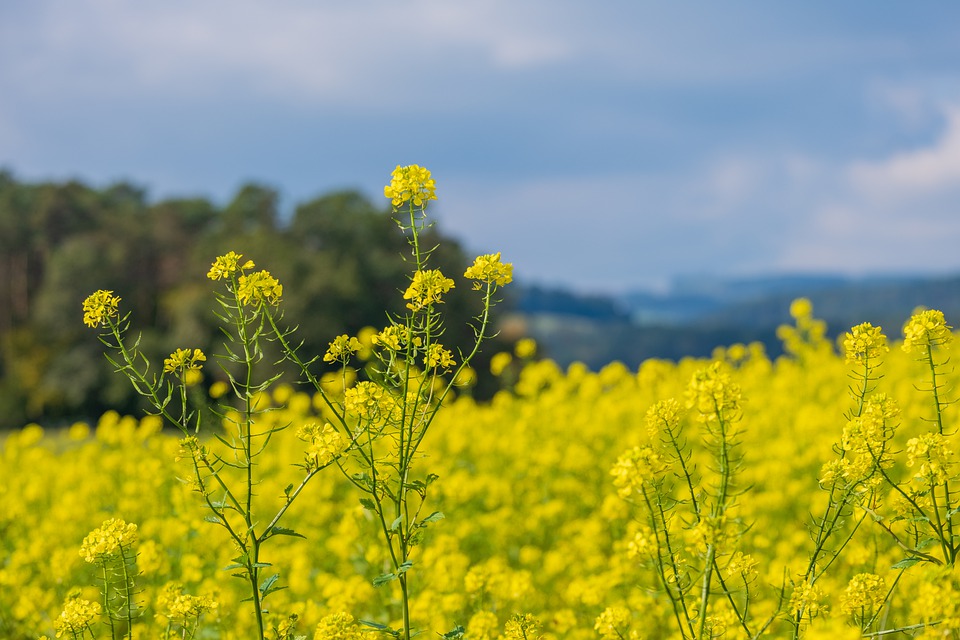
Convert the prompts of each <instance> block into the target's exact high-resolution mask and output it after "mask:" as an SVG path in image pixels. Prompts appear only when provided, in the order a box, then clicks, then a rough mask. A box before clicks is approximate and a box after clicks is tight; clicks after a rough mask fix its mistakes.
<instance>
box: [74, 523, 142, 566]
mask: <svg viewBox="0 0 960 640" xmlns="http://www.w3.org/2000/svg"><path fill="white" fill-rule="evenodd" d="M136 543H137V525H135V524H133V523H130V524H127V523H126V522H124V521H123V520H120V519H119V518H111V519H109V520H106V521H105V522H104V523H103V525H101V526H100V527H99V528H97V529H94V530H93V531H91V532H90V533H89V534H88V535H87V537H85V538H84V539H83V544H81V545H80V556H81V557H82V558H83V559H84V560H86V561H87V562H90V563H94V562H99V561H101V560H104V559H106V558H109V557H112V556H115V555H117V554H118V553H120V552H121V551H122V550H123V549H125V548H127V549H128V548H130V547H132V546H133V545H135V544H136Z"/></svg>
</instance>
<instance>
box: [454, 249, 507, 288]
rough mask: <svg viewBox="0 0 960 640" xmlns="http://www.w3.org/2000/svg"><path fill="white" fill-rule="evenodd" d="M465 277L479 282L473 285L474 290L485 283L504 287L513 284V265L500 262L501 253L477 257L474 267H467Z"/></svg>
mask: <svg viewBox="0 0 960 640" xmlns="http://www.w3.org/2000/svg"><path fill="white" fill-rule="evenodd" d="M463 276H464V277H465V278H469V279H470V280H476V281H477V282H475V283H474V284H473V288H474V289H480V288H481V287H482V286H483V284H484V283H486V284H496V285H497V286H501V287H502V286H503V285H505V284H509V283H511V282H513V265H512V264H510V263H509V262H508V263H506V264H504V263H502V262H500V254H499V253H491V254H487V255H484V256H477V259H476V260H474V261H473V265H471V266H470V267H467V270H466V271H465V272H464V273H463Z"/></svg>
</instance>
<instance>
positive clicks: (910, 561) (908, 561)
mask: <svg viewBox="0 0 960 640" xmlns="http://www.w3.org/2000/svg"><path fill="white" fill-rule="evenodd" d="M918 562H920V558H904V559H903V560H901V561H900V562H898V563H896V564H895V565H892V566H891V567H890V568H891V569H909V568H910V567H912V566H913V565H915V564H917V563H918Z"/></svg>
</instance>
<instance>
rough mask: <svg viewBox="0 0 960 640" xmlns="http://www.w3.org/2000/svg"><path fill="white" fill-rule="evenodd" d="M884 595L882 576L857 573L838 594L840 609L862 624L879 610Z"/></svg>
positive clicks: (885, 589) (885, 591)
mask: <svg viewBox="0 0 960 640" xmlns="http://www.w3.org/2000/svg"><path fill="white" fill-rule="evenodd" d="M886 597H887V588H886V585H885V584H884V582H883V578H881V577H880V576H878V575H876V574H873V573H858V574H857V575H855V576H853V578H851V579H850V582H849V583H848V584H847V588H846V589H844V591H843V593H842V594H841V595H840V610H841V611H843V612H844V613H846V614H848V615H851V616H853V618H854V620H855V621H856V622H857V624H863V623H864V622H869V621H870V620H871V619H872V618H873V616H874V615H875V614H876V613H877V611H879V610H880V607H882V606H883V603H884V601H885V600H886Z"/></svg>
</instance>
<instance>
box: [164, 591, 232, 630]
mask: <svg viewBox="0 0 960 640" xmlns="http://www.w3.org/2000/svg"><path fill="white" fill-rule="evenodd" d="M218 606H219V605H218V603H217V601H216V600H214V599H213V598H212V597H210V596H193V595H190V594H187V593H184V591H183V585H181V584H180V583H178V582H168V583H167V584H166V585H164V587H163V589H161V590H160V593H159V594H158V595H157V600H156V608H157V614H158V615H160V616H163V617H164V618H167V619H169V620H171V621H173V622H175V623H177V624H179V625H181V626H183V627H188V626H190V625H192V624H195V623H196V620H197V618H199V617H200V616H201V615H202V614H203V613H204V612H207V611H213V610H214V609H216V608H217V607H218Z"/></svg>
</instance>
